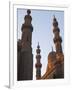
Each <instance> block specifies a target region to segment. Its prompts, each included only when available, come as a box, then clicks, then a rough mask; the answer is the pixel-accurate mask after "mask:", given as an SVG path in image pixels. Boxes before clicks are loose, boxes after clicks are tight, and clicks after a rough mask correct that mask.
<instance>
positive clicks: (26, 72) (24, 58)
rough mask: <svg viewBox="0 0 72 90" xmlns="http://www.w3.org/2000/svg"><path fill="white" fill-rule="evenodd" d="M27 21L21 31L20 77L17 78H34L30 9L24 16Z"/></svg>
mask: <svg viewBox="0 0 72 90" xmlns="http://www.w3.org/2000/svg"><path fill="white" fill-rule="evenodd" d="M24 20H25V22H24V23H23V24H22V27H21V31H22V37H21V45H20V46H21V48H20V50H19V51H18V72H17V74H18V77H17V80H32V79H33V54H32V47H31V41H32V31H33V27H32V24H31V21H32V17H31V16H30V10H27V15H26V16H25V17H24Z"/></svg>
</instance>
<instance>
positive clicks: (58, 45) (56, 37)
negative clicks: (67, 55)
mask: <svg viewBox="0 0 72 90" xmlns="http://www.w3.org/2000/svg"><path fill="white" fill-rule="evenodd" d="M53 33H54V44H55V48H56V52H61V53H62V46H61V43H62V38H61V37H60V35H59V33H60V29H59V27H58V22H57V20H56V18H55V16H54V18H53Z"/></svg>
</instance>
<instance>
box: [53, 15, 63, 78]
mask: <svg viewBox="0 0 72 90" xmlns="http://www.w3.org/2000/svg"><path fill="white" fill-rule="evenodd" d="M53 33H54V39H53V41H54V44H55V48H56V60H57V62H56V78H64V54H63V51H62V45H61V43H62V38H61V36H60V29H59V27H58V21H57V19H56V18H55V16H54V18H53Z"/></svg>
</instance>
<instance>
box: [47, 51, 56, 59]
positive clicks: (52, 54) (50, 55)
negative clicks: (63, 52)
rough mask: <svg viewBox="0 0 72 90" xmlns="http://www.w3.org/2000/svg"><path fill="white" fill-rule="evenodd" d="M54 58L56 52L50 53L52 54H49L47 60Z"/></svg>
mask: <svg viewBox="0 0 72 90" xmlns="http://www.w3.org/2000/svg"><path fill="white" fill-rule="evenodd" d="M55 56H56V52H54V51H52V52H50V53H49V55H48V59H49V58H54V57H55Z"/></svg>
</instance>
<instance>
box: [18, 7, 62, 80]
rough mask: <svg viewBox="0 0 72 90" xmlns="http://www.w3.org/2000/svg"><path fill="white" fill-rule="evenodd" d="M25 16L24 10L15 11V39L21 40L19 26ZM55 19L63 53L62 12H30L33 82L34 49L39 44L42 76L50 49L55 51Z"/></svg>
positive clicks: (34, 72)
mask: <svg viewBox="0 0 72 90" xmlns="http://www.w3.org/2000/svg"><path fill="white" fill-rule="evenodd" d="M26 14H27V10H26V9H19V8H18V9H17V37H18V39H20V38H21V26H22V24H23V23H24V16H25V15H26ZM54 15H55V17H56V18H57V21H58V24H59V28H60V35H61V37H62V40H63V41H62V48H63V51H64V11H55V10H31V16H32V25H33V33H32V48H33V51H32V52H33V63H34V64H33V79H34V80H35V75H36V71H35V70H36V69H35V63H36V58H35V57H36V49H37V45H38V42H39V44H40V49H41V63H42V69H41V74H42V75H43V74H44V73H45V71H46V67H47V63H48V59H47V58H48V54H49V53H50V52H51V51H52V47H53V49H54V50H55V46H54V43H53V37H54V35H53V30H52V22H53V16H54Z"/></svg>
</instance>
